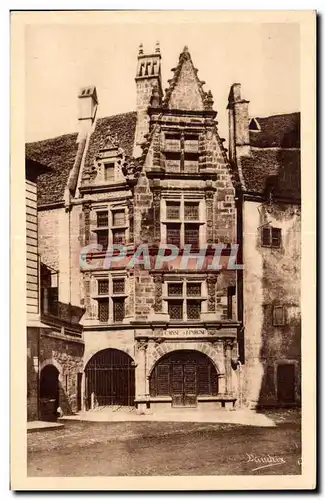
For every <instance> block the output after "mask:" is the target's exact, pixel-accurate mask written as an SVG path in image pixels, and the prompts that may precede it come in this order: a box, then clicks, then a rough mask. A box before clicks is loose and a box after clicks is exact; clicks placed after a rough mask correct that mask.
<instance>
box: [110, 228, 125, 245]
mask: <svg viewBox="0 0 326 500" xmlns="http://www.w3.org/2000/svg"><path fill="white" fill-rule="evenodd" d="M112 241H113V244H115V245H124V244H125V242H126V231H125V229H112Z"/></svg>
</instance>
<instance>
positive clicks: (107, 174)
mask: <svg viewBox="0 0 326 500" xmlns="http://www.w3.org/2000/svg"><path fill="white" fill-rule="evenodd" d="M103 168H104V180H105V181H106V182H114V177H115V176H114V174H115V172H114V162H107V163H104V165H103Z"/></svg>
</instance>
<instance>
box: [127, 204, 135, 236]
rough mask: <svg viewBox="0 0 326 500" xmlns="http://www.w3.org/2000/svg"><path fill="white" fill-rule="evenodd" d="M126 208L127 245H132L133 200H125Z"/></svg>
mask: <svg viewBox="0 0 326 500" xmlns="http://www.w3.org/2000/svg"><path fill="white" fill-rule="evenodd" d="M127 206H128V218H129V240H128V243H132V242H133V241H134V200H133V198H129V199H128V200H127Z"/></svg>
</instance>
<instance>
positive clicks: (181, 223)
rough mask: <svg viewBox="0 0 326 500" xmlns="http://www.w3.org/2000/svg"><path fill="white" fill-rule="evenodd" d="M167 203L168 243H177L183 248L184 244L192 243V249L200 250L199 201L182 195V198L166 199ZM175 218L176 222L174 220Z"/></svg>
mask: <svg viewBox="0 0 326 500" xmlns="http://www.w3.org/2000/svg"><path fill="white" fill-rule="evenodd" d="M165 203H166V243H167V244H168V245H176V246H178V247H179V248H183V246H184V245H191V251H193V250H194V251H196V250H197V251H198V249H199V246H200V244H199V228H200V211H199V201H192V200H189V201H188V200H187V199H184V198H183V197H182V198H180V200H166V202H165ZM173 220H175V222H172V221H173ZM170 221H171V222H170ZM177 221H178V222H177Z"/></svg>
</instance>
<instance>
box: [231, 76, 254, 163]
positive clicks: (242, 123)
mask: <svg viewBox="0 0 326 500" xmlns="http://www.w3.org/2000/svg"><path fill="white" fill-rule="evenodd" d="M248 104H249V101H246V100H245V99H241V84H240V83H234V84H233V85H232V87H231V89H230V93H229V103H228V106H227V109H228V111H229V151H230V159H231V160H233V161H235V160H236V159H237V158H239V157H240V156H248V155H249V154H250V142H249V114H248Z"/></svg>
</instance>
